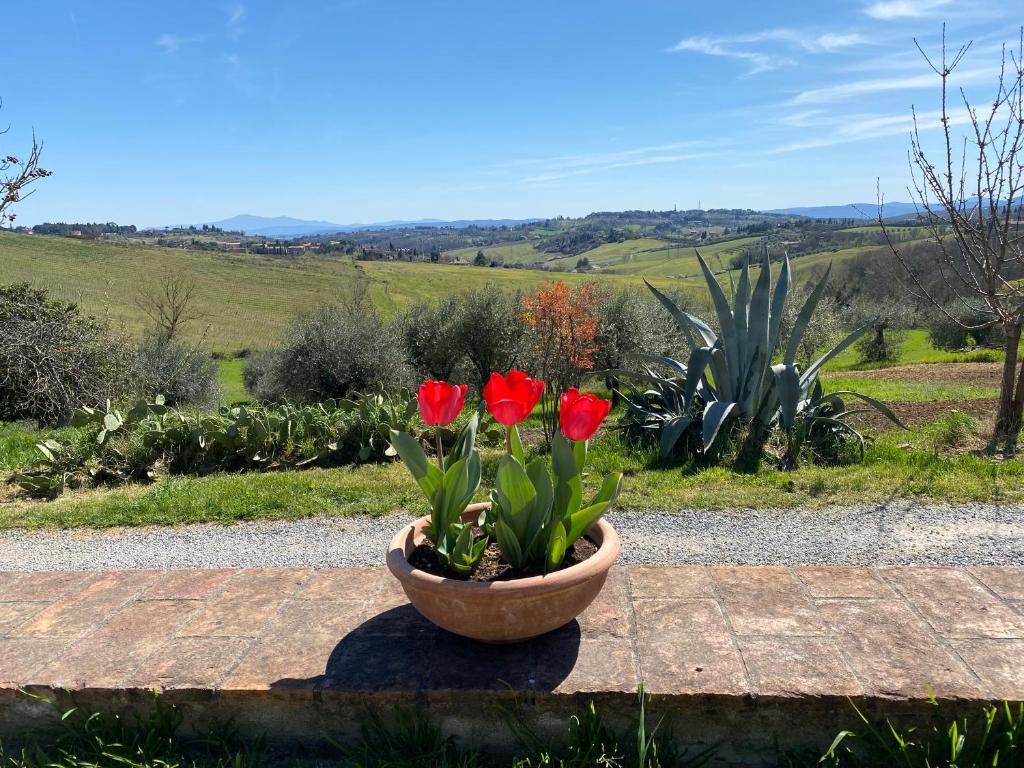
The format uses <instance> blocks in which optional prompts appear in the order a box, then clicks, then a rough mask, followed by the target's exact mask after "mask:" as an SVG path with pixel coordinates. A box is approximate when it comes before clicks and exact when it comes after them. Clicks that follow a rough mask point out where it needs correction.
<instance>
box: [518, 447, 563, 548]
mask: <svg viewBox="0 0 1024 768" xmlns="http://www.w3.org/2000/svg"><path fill="white" fill-rule="evenodd" d="M526 474H527V475H528V476H529V478H530V482H531V483H532V484H533V487H534V489H535V490H536V492H537V495H536V497H535V498H534V501H533V506H532V508H531V509H530V510H529V517H528V519H527V524H526V529H525V536H524V537H523V538H522V539H521V540H520V544H521V545H522V550H523V553H524V555H525V556H526V557H527V558H530V557H531V556H532V555H533V553H534V549H535V547H536V545H537V542H538V541H540V534H541V532H542V531H544V529H546V528H547V527H548V525H549V524H550V522H551V508H552V505H553V503H554V499H555V491H554V487H553V486H552V484H551V475H550V473H549V472H548V468H547V464H546V463H545V462H543V461H541V460H540V459H538V460H536V461H533V462H530V466H529V467H527V468H526Z"/></svg>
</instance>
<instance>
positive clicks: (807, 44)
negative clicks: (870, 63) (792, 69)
mask: <svg viewBox="0 0 1024 768" xmlns="http://www.w3.org/2000/svg"><path fill="white" fill-rule="evenodd" d="M864 42H865V40H864V38H863V37H862V36H861V35H860V34H858V33H856V32H847V33H837V32H824V33H821V32H811V31H807V30H801V29H793V28H788V27H779V28H775V29H765V30H761V31H759V32H750V33H746V34H740V35H722V36H717V35H699V36H694V37H687V38H684V39H682V40H680V41H679V42H678V43H676V45H675V46H673V47H672V48H671V50H672V51H693V52H696V53H703V54H705V55H706V56H726V57H729V58H734V59H739V60H741V61H746V62H749V63H750V65H751V69H750V71H749V72H747V74H748V75H756V74H759V73H761V72H768V71H770V70H773V69H779V68H780V67H784V66H788V65H791V64H795V63H796V62H795V60H794V59H793V58H792V57H791V55H788V53H787V51H790V52H792V51H797V52H805V53H833V52H835V51H840V50H843V49H844V48H849V47H851V46H855V45H861V44H862V43H864ZM764 43H776V44H782V46H783V48H784V50H783V51H767V50H763V48H759V47H757V46H758V45H761V44H764Z"/></svg>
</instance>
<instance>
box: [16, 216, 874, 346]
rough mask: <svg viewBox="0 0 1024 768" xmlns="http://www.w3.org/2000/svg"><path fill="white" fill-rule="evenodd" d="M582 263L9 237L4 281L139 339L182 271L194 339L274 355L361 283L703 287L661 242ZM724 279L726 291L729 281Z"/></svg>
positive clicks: (852, 253) (798, 265)
mask: <svg viewBox="0 0 1024 768" xmlns="http://www.w3.org/2000/svg"><path fill="white" fill-rule="evenodd" d="M752 240H753V238H743V239H737V240H730V241H726V242H722V243H715V244H712V245H708V246H706V247H703V248H701V249H700V251H701V253H702V254H703V255H704V257H705V258H706V259H708V261H709V263H710V264H711V265H712V267H713V268H714V269H715V270H716V271H718V270H719V269H721V268H723V267H727V266H728V263H729V259H730V257H731V256H732V255H733V254H735V253H736V252H737V251H738V249H739V247H740V246H742V245H744V244H745V243H748V242H751V241H752ZM524 246H525V247H526V248H530V249H531V250H532V246H531V245H529V244H528V243H518V244H515V245H512V246H504V248H508V249H518V251H519V252H520V255H521V256H523V254H524V253H525V248H524ZM638 247H639V248H640V249H639V250H636V249H637V248H638ZM484 250H485V253H486V252H487V249H486V248H485V249H484ZM495 250H497V249H495ZM866 250H868V249H867V248H866V247H857V248H848V249H844V250H839V251H834V252H826V253H819V254H812V255H808V256H802V257H800V258H798V259H795V260H794V261H793V272H794V278H795V279H796V280H800V279H805V276H809V275H810V274H811V271H812V270H814V269H815V268H819V267H822V266H824V265H825V264H827V263H828V262H829V261H833V262H836V263H837V264H838V263H840V262H843V261H846V260H849V259H854V258H856V257H858V256H859V255H861V254H862V253H864V252H865V251H866ZM533 252H534V253H537V252H536V251H533ZM473 253H474V255H475V250H474V251H473ZM586 255H587V257H588V259H590V261H591V263H592V264H596V265H598V266H599V267H600V270H595V271H593V272H589V273H574V272H569V271H560V272H557V273H551V272H545V271H541V270H531V269H499V268H491V267H471V266H458V265H449V264H430V263H424V262H412V263H410V262H401V261H360V262H353V261H352V260H351V259H349V258H347V257H346V258H335V257H288V258H285V257H273V256H258V255H250V254H229V253H221V252H215V251H189V250H181V249H176V248H156V247H152V246H146V245H141V244H139V245H135V244H131V245H123V244H117V243H108V242H104V241H96V240H76V239H72V238H63V237H48V236H42V235H25V234H15V233H8V232H3V233H0V282H2V283H12V282H22V281H26V282H30V283H32V284H34V285H37V286H40V287H44V288H48V289H49V290H50V292H51V294H52V295H54V296H57V297H60V298H63V299H67V300H72V301H77V302H79V303H80V304H81V305H82V306H83V307H84V308H85V309H86V310H87V311H89V312H91V313H93V314H98V315H99V314H103V313H107V314H108V315H109V317H110V318H111V319H112V320H113V321H114V322H115V323H117V324H120V325H123V326H124V327H125V328H126V329H127V330H128V331H129V332H130V333H132V334H133V335H135V336H139V335H140V334H141V333H142V332H143V331H144V329H145V326H146V322H147V319H146V317H145V315H144V314H143V312H142V311H141V310H140V309H139V308H138V306H136V301H137V299H138V297H139V295H140V292H141V291H142V290H144V289H145V288H147V287H154V286H156V285H158V284H159V281H160V279H161V278H162V277H163V276H164V275H166V274H183V275H186V276H187V277H189V278H191V279H192V280H193V281H194V282H195V286H196V294H197V298H198V301H199V303H200V304H201V306H202V309H203V312H204V313H205V317H204V318H203V320H202V321H201V322H196V323H194V324H193V325H192V326H191V328H190V329H188V333H190V334H191V335H192V337H193V338H201V337H204V336H205V344H206V345H207V346H208V347H209V348H210V349H211V350H214V351H220V352H228V353H231V352H236V351H238V350H242V349H263V348H266V347H269V346H272V345H273V344H275V343H276V342H277V341H278V340H279V339H280V338H281V335H282V333H283V332H284V329H285V328H286V327H287V324H288V322H289V321H290V320H291V319H292V318H293V317H294V316H295V315H296V314H298V313H300V312H303V311H308V310H310V309H313V308H314V307H316V306H318V305H320V304H322V303H324V302H328V301H331V300H332V299H334V298H335V297H337V296H338V295H339V294H340V293H341V292H343V291H344V290H346V289H347V288H349V287H351V285H352V284H353V282H354V281H356V280H366V281H368V286H369V290H370V295H371V296H372V297H373V299H374V302H375V303H376V304H377V306H378V307H380V309H381V310H382V311H384V312H385V313H387V314H391V313H393V312H395V311H397V310H399V309H401V308H402V307H404V306H406V305H408V304H410V303H412V302H415V301H420V300H424V299H436V298H438V297H441V296H444V295H447V294H449V293H453V292H457V291H461V290H465V289H467V288H474V287H479V286H482V285H486V284H487V283H495V284H497V285H499V286H501V287H503V288H506V289H508V290H518V291H528V290H531V289H533V288H535V287H536V286H538V285H540V284H541V283H543V282H544V281H546V280H552V279H558V280H564V281H566V282H568V283H572V284H576V283H579V282H583V281H586V280H598V281H600V282H602V283H604V284H607V285H609V286H612V287H626V286H632V287H642V286H643V280H644V279H648V280H650V281H651V282H653V283H654V284H655V285H657V286H659V287H661V288H675V289H678V288H680V287H686V288H690V289H692V290H694V291H702V290H703V284H704V283H703V279H702V278H701V276H700V271H699V268H698V265H697V261H696V256H695V249H693V248H665V247H664V244H663V241H660V240H654V239H649V238H643V239H638V240H628V241H626V242H623V243H608V244H606V245H603V246H601V247H599V248H595V249H593V250H592V251H588V252H587V254H586ZM577 258H578V257H575V256H573V257H565V258H564V259H560V260H557V261H558V262H565V264H566V269H569V268H575V266H576V260H577ZM570 261H571V266H569V262H570ZM553 263H557V262H553ZM720 279H721V280H722V282H723V284H727V282H728V277H727V276H725V275H723V276H722V277H721V278H720Z"/></svg>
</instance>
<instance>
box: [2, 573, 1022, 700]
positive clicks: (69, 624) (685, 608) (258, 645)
mask: <svg viewBox="0 0 1024 768" xmlns="http://www.w3.org/2000/svg"><path fill="white" fill-rule="evenodd" d="M1022 659H1024V567H999V568H970V569H955V568H923V567H922V568H918V567H907V568H884V569H860V568H846V567H843V568H827V567H794V568H725V567H710V568H704V567H698V566H685V567H657V566H629V567H617V568H616V569H614V570H613V572H612V573H611V575H610V578H609V580H608V583H607V584H606V586H605V589H604V591H603V592H602V593H601V595H600V596H599V598H598V599H597V600H596V601H595V603H594V604H593V605H592V606H591V608H590V609H588V611H587V612H586V613H585V614H584V615H583V616H581V617H580V618H579V620H578V621H577V622H573V623H572V624H570V625H569V626H567V627H564V628H563V629H561V630H558V631H556V632H554V633H552V634H550V635H548V636H546V637H544V638H539V639H537V640H534V641H531V642H529V643H525V644H521V645H516V646H505V647H495V646H483V645H479V644H477V643H474V642H471V641H466V640H463V639H461V638H457V637H454V636H452V635H449V634H447V633H445V632H442V631H440V630H437V629H436V628H434V627H433V626H432V625H431V624H429V623H428V622H426V621H425V620H423V619H422V618H421V617H420V616H419V615H418V614H417V613H416V612H415V610H413V609H412V608H411V606H409V605H408V603H407V601H406V600H405V597H404V595H403V594H402V592H401V590H400V589H399V588H398V587H397V584H396V582H394V580H393V579H391V577H390V575H389V574H388V573H387V571H386V570H384V569H383V568H352V569H334V570H309V569H295V568H282V569H254V570H227V569H219V570H210V571H204V570H182V571H109V572H99V573H95V572H94V573H60V574H56V573H46V572H33V573H29V572H25V573H10V572H7V573H0V689H8V690H9V689H11V688H15V687H19V686H42V687H46V688H53V689H56V688H62V687H69V688H71V689H91V690H95V689H111V690H121V689H131V688H139V689H146V688H151V687H155V688H162V689H196V690H200V691H203V692H212V691H216V692H219V693H220V694H222V695H223V694H226V693H229V692H232V691H237V692H240V693H241V692H247V693H252V692H259V691H263V692H270V691H281V692H282V693H287V694H288V695H290V696H295V695H308V696H315V697H318V698H322V697H330V696H338V695H347V694H350V693H356V692H370V691H376V692H385V693H389V694H398V695H406V694H437V693H439V692H445V691H469V690H479V691H496V690H506V691H507V690H509V689H511V690H513V691H517V692H537V693H540V692H551V693H554V694H577V693H580V694H590V693H631V692H633V691H635V690H636V687H637V686H638V685H639V684H641V683H643V684H644V686H645V688H646V689H647V690H648V691H649V692H650V693H652V694H656V695H660V696H667V697H673V696H684V697H685V696H726V697H741V698H746V699H749V698H756V697H783V698H787V697H789V698H808V697H844V696H856V697H868V698H876V699H910V700H922V699H924V698H926V697H927V696H928V695H929V692H934V694H935V695H936V696H937V697H939V698H940V699H954V700H960V699H967V700H973V699H978V700H982V699H985V700H988V699H996V698H1006V699H1014V700H1024V663H1022ZM2 701H3V700H0V708H2Z"/></svg>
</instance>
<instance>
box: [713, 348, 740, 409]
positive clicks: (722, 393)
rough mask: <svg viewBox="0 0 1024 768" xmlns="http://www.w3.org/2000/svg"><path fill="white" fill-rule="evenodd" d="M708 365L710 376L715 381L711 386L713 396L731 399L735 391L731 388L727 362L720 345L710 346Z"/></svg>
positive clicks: (720, 398)
mask: <svg viewBox="0 0 1024 768" xmlns="http://www.w3.org/2000/svg"><path fill="white" fill-rule="evenodd" d="M708 367H709V368H710V369H711V376H712V378H713V379H714V382H715V385H714V387H713V388H712V391H713V392H714V395H715V398H716V399H718V400H728V401H732V400H733V399H734V398H735V397H736V392H735V389H734V388H733V381H732V379H731V378H730V377H729V363H728V361H727V360H726V357H725V352H723V351H722V347H721V346H719V345H716V346H714V347H712V349H711V359H710V360H709V361H708Z"/></svg>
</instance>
